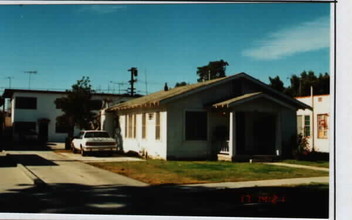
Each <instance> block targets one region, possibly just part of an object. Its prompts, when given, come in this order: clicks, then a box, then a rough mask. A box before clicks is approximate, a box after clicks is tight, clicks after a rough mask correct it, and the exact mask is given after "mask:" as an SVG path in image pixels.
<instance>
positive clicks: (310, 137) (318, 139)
mask: <svg viewBox="0 0 352 220" xmlns="http://www.w3.org/2000/svg"><path fill="white" fill-rule="evenodd" d="M296 99H297V100H298V101H300V102H303V103H305V104H306V105H309V106H311V107H312V109H311V110H308V109H306V110H303V109H300V110H298V111H297V133H298V134H302V135H303V136H304V137H306V138H307V141H308V145H309V149H310V150H312V149H313V146H314V151H317V152H324V153H328V152H329V146H330V143H329V140H330V139H329V131H330V129H329V128H330V122H329V119H330V108H331V105H330V95H314V96H304V97H296Z"/></svg>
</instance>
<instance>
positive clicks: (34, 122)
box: [2, 89, 131, 142]
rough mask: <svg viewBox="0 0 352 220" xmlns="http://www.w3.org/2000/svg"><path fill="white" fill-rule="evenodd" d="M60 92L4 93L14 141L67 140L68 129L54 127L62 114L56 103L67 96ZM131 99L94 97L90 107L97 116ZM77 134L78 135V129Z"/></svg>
mask: <svg viewBox="0 0 352 220" xmlns="http://www.w3.org/2000/svg"><path fill="white" fill-rule="evenodd" d="M66 94H67V93H66V92H63V91H46V90H23V89H5V90H4V93H3V95H2V97H3V98H4V99H5V102H3V105H5V103H9V104H8V107H9V109H8V112H9V115H10V116H9V119H10V120H8V121H10V122H9V123H7V126H8V127H11V128H12V135H13V137H14V139H20V137H19V136H20V135H21V133H25V132H28V131H33V132H36V133H37V134H38V135H39V136H40V138H41V139H42V140H47V141H54V142H61V141H64V140H65V138H66V137H67V129H66V128H65V127H62V126H60V125H58V124H57V123H56V118H57V117H58V116H60V115H62V114H63V111H62V110H61V109H60V108H59V106H57V105H56V104H55V100H56V99H58V98H62V97H65V96H66ZM129 99H131V97H129V96H126V95H117V94H109V93H94V94H93V95H92V104H93V106H94V107H95V108H94V111H95V112H96V113H99V110H100V109H101V108H103V107H107V106H108V104H109V103H110V104H116V103H120V102H124V101H127V100H129ZM76 130H77V133H78V129H76Z"/></svg>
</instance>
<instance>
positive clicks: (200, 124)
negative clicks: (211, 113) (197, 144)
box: [185, 111, 208, 140]
mask: <svg viewBox="0 0 352 220" xmlns="http://www.w3.org/2000/svg"><path fill="white" fill-rule="evenodd" d="M185 126H186V128H185V130H186V140H207V137H208V135H207V133H208V117H207V112H199V111H187V112H186V123H185Z"/></svg>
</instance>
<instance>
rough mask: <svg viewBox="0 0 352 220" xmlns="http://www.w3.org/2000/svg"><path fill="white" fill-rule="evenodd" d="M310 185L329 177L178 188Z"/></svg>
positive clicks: (327, 179)
mask: <svg viewBox="0 0 352 220" xmlns="http://www.w3.org/2000/svg"><path fill="white" fill-rule="evenodd" d="M311 183H329V177H328V176H326V177H325V176H324V177H306V178H292V179H274V180H258V181H244V182H222V183H202V184H186V185H181V186H179V187H182V188H186V189H187V188H188V189H191V188H192V187H204V188H214V189H215V188H218V189H224V188H229V189H235V188H248V187H258V186H289V185H301V184H311Z"/></svg>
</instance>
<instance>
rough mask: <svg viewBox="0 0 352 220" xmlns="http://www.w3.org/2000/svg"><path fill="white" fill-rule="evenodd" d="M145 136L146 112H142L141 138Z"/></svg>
mask: <svg viewBox="0 0 352 220" xmlns="http://www.w3.org/2000/svg"><path fill="white" fill-rule="evenodd" d="M146 137H147V115H146V113H143V114H142V138H143V139H146Z"/></svg>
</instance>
